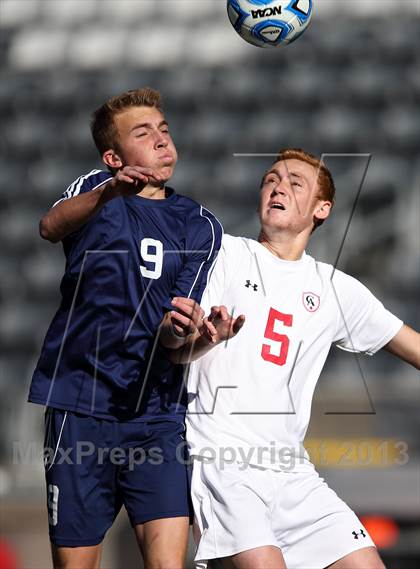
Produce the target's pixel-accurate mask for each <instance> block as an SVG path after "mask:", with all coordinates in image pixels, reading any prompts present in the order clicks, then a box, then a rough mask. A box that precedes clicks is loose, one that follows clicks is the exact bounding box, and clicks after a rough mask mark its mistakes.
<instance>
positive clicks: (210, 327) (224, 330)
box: [200, 305, 245, 344]
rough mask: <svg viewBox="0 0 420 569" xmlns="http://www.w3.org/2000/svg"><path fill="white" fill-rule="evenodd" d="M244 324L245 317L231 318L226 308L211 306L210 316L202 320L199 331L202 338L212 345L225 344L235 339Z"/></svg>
mask: <svg viewBox="0 0 420 569" xmlns="http://www.w3.org/2000/svg"><path fill="white" fill-rule="evenodd" d="M244 323H245V316H244V315H243V314H241V315H240V316H237V317H236V318H233V316H232V315H230V314H229V313H228V311H227V308H226V306H223V305H222V306H212V308H211V311H210V314H209V316H208V317H207V318H204V320H203V326H202V328H201V330H200V333H201V335H202V336H205V337H206V338H207V340H208V341H209V342H210V343H212V344H219V343H220V342H225V341H226V340H229V339H230V338H233V337H235V336H236V335H237V334H238V332H239V331H240V329H241V328H242V326H243V325H244Z"/></svg>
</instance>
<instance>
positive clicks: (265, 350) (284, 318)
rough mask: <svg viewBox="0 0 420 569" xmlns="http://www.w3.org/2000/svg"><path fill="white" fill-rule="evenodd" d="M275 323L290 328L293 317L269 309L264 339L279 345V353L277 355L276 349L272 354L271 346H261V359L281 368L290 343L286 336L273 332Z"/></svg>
mask: <svg viewBox="0 0 420 569" xmlns="http://www.w3.org/2000/svg"><path fill="white" fill-rule="evenodd" d="M276 322H282V323H283V325H284V326H292V324H293V316H292V315H291V314H283V313H282V312H279V311H278V310H275V309H274V308H270V312H269V314H268V320H267V325H266V327H265V333H264V338H267V340H272V341H273V342H277V343H278V344H279V348H280V353H278V351H279V350H278V349H277V350H276V352H277V353H272V351H271V350H272V347H273V346H270V345H269V344H263V345H262V348H261V357H262V358H263V360H266V361H267V362H271V363H273V364H276V365H278V366H283V365H284V364H285V363H286V360H287V354H288V352H289V343H290V341H289V338H288V336H286V334H279V332H275V331H274V327H275V325H276Z"/></svg>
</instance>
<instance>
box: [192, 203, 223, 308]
mask: <svg viewBox="0 0 420 569" xmlns="http://www.w3.org/2000/svg"><path fill="white" fill-rule="evenodd" d="M203 210H204V208H203V206H202V205H200V215H201V217H203V218H204V219H207V221H208V222H209V223H210V227H211V234H212V244H211V247H210V253H209V254H208V257H207V259H206V261H208V260H209V259H210V257H211V256H212V254H213V251H214V245H215V241H216V236H215V232H214V226H213V221H212V220H211V219H210V218H209V217H207V215H204V214H203ZM206 211H207V212H208V213H211V212H210V211H209V210H206ZM212 215H213V214H212ZM213 217H214V219H215V220H216V221H217V223H218V224H219V225H220V227H221V228H222V232H223V227H222V224H221V223H220V221H219V220H218V219H217V217H216V216H213ZM206 261H203V262H202V263H201V265H200V267H199V269H198V271H197V275H196V277H195V279H194V282H193V284H192V287H191V288H190V292H189V293H188V297H187V298H190V296H191V294H192V291H193V290H194V287H195V285H196V282H197V280H198V277H199V276H200V273H201V269H202V268H203V266H204V264H205V262H206Z"/></svg>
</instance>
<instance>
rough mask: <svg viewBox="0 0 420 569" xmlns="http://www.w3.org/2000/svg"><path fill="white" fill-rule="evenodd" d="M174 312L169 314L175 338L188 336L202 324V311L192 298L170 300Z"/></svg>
mask: <svg viewBox="0 0 420 569" xmlns="http://www.w3.org/2000/svg"><path fill="white" fill-rule="evenodd" d="M172 306H173V307H174V310H173V311H172V312H171V313H170V318H171V322H172V327H173V331H174V332H175V334H176V335H177V336H182V337H185V336H189V335H190V334H193V333H194V332H195V331H196V330H197V329H198V328H201V326H202V324H203V317H204V310H203V309H202V308H201V306H200V305H199V304H198V303H197V302H196V301H195V300H193V299H192V298H179V297H176V298H174V299H173V300H172Z"/></svg>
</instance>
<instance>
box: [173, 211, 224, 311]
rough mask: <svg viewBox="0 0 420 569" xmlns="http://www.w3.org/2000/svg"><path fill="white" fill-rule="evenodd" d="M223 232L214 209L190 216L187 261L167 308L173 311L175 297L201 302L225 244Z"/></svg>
mask: <svg viewBox="0 0 420 569" xmlns="http://www.w3.org/2000/svg"><path fill="white" fill-rule="evenodd" d="M222 235H223V228H222V226H221V224H220V222H219V221H218V219H217V218H216V217H215V216H214V215H213V214H212V213H211V212H210V211H208V210H206V209H205V208H203V207H200V209H199V212H197V214H196V215H194V216H193V218H192V219H190V222H189V226H188V236H187V251H186V252H185V261H184V264H183V268H182V270H181V272H180V274H179V275H178V278H177V280H176V283H175V286H174V287H173V289H172V290H171V293H170V298H169V299H168V300H167V302H166V304H165V306H164V308H165V309H167V310H172V308H173V307H172V305H171V300H172V299H173V298H174V297H176V296H178V297H183V298H193V299H194V300H195V301H196V302H198V303H200V302H201V297H202V295H203V291H204V289H205V288H206V285H207V282H208V278H209V274H210V272H211V270H212V268H213V265H214V263H215V260H216V258H217V255H218V252H219V249H220V246H221V241H222Z"/></svg>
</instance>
